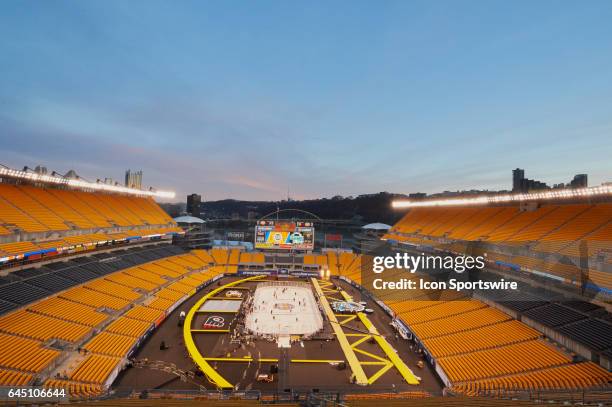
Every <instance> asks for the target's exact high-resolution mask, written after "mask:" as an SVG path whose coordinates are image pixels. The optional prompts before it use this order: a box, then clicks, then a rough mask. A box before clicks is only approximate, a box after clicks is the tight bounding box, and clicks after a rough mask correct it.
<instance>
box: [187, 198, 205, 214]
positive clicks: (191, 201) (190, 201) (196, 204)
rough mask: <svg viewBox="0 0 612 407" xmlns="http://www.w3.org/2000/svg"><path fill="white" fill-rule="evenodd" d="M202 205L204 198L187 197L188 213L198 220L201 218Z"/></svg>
mask: <svg viewBox="0 0 612 407" xmlns="http://www.w3.org/2000/svg"><path fill="white" fill-rule="evenodd" d="M200 203H202V197H201V196H200V195H198V194H191V195H187V213H188V214H189V215H191V216H195V217H196V218H197V217H200Z"/></svg>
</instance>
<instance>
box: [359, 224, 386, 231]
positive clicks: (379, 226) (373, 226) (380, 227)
mask: <svg viewBox="0 0 612 407" xmlns="http://www.w3.org/2000/svg"><path fill="white" fill-rule="evenodd" d="M361 228H362V229H368V230H389V229H391V225H387V224H386V223H369V224H367V225H365V226H362V227H361Z"/></svg>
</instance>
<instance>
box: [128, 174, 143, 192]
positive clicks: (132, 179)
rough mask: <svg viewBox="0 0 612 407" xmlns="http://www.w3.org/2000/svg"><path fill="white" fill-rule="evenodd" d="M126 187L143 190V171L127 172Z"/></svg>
mask: <svg viewBox="0 0 612 407" xmlns="http://www.w3.org/2000/svg"><path fill="white" fill-rule="evenodd" d="M125 186H126V187H128V188H136V189H142V171H132V170H127V171H126V172H125Z"/></svg>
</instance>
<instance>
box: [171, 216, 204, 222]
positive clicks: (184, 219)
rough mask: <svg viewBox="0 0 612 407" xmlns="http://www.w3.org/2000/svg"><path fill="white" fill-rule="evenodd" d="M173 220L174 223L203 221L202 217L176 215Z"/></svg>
mask: <svg viewBox="0 0 612 407" xmlns="http://www.w3.org/2000/svg"><path fill="white" fill-rule="evenodd" d="M174 221H175V222H176V223H204V221H203V220H202V219H200V218H196V217H195V216H178V217H176V218H174Z"/></svg>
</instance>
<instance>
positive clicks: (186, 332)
mask: <svg viewBox="0 0 612 407" xmlns="http://www.w3.org/2000/svg"><path fill="white" fill-rule="evenodd" d="M262 277H263V276H253V277H248V278H244V279H241V280H236V281H232V282H231V283H228V284H225V285H223V286H221V287H218V288H215V289H214V290H212V291H210V292H209V293H208V294H206V295H205V296H203V297H202V298H200V299H199V300H198V301H197V302H196V303H195V304H194V306H193V307H191V309H190V310H189V312H188V313H187V316H186V317H185V323H184V325H183V338H184V340H185V346H186V347H187V352H188V353H189V356H190V357H191V359H193V361H194V362H195V364H196V365H198V367H199V368H200V370H201V371H202V373H204V374H205V375H206V377H208V380H210V382H211V383H213V384H214V385H215V386H217V387H218V388H220V389H233V388H234V386H233V385H232V384H231V383H230V382H228V381H227V380H226V379H225V378H224V377H223V376H221V375H220V374H219V373H218V372H217V371H216V370H215V369H214V368H213V367H212V366H211V365H209V364H208V362H207V360H210V358H205V357H203V356H202V354H201V353H200V351H199V350H198V347H197V346H196V344H195V341H194V340H193V335H192V332H199V331H200V330H194V329H192V328H191V324H192V322H193V317H194V315H195V314H196V313H197V311H198V310H199V309H200V307H201V306H202V304H204V303H205V302H206V301H207V300H209V299H210V298H212V297H214V296H215V295H216V294H217V293H219V292H221V291H223V290H224V289H226V288H229V287H234V286H236V285H238V284H242V283H244V282H247V281H253V280H258V279H261V278H262Z"/></svg>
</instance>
